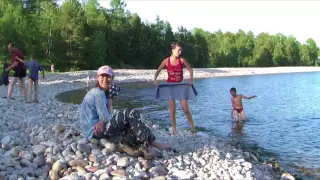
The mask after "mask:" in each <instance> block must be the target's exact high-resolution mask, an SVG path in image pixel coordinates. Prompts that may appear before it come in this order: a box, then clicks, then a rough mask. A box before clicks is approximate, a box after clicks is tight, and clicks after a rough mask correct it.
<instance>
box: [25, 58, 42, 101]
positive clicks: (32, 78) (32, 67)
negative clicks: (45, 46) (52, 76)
mask: <svg viewBox="0 0 320 180" xmlns="http://www.w3.org/2000/svg"><path fill="white" fill-rule="evenodd" d="M25 66H26V67H27V68H28V69H29V71H30V72H29V79H28V87H29V101H30V103H31V102H32V86H34V102H35V103H39V101H38V87H39V84H38V72H39V71H42V77H43V78H44V70H43V68H42V66H41V64H39V63H38V62H37V60H36V57H35V55H31V61H30V62H25Z"/></svg>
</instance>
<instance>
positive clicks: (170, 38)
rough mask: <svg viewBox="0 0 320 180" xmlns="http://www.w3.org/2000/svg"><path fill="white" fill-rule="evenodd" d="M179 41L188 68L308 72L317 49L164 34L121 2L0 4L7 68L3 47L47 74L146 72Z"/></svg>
mask: <svg viewBox="0 0 320 180" xmlns="http://www.w3.org/2000/svg"><path fill="white" fill-rule="evenodd" d="M174 41H179V42H180V43H181V44H182V49H183V50H182V54H183V56H184V57H185V58H186V59H187V60H188V61H189V62H190V63H191V65H192V66H193V67H273V66H316V65H318V56H320V50H319V48H318V46H317V44H316V43H315V41H314V40H313V39H311V38H310V39H308V40H307V41H306V43H305V44H300V43H299V42H298V41H297V40H296V39H295V38H294V37H292V36H289V37H286V36H284V35H282V34H276V35H270V34H268V33H260V34H258V35H256V36H255V35H254V34H253V33H252V32H251V31H249V32H244V31H242V30H239V31H238V32H237V33H231V32H222V31H217V32H213V33H211V32H207V31H204V30H203V29H201V28H195V29H193V30H191V31H190V30H187V29H186V28H185V27H182V26H181V27H179V28H178V30H177V32H173V31H172V27H171V25H170V23H168V22H166V21H163V20H161V19H160V17H157V18H156V19H155V22H154V23H150V22H142V21H141V18H140V17H139V15H138V14H136V13H134V14H132V13H130V12H129V11H128V10H127V9H126V4H125V2H124V1H123V0H112V1H111V2H110V9H105V8H103V7H101V6H100V5H99V3H98V0H85V1H79V0H65V1H63V3H62V4H61V5H60V6H59V5H57V1H56V0H2V1H0V57H1V58H0V62H8V61H9V58H10V57H9V54H8V51H7V45H8V43H9V42H14V43H16V44H17V47H18V48H19V49H21V50H22V51H23V52H24V54H25V55H26V58H28V57H29V55H30V54H31V53H35V54H36V55H37V58H38V60H39V61H40V62H41V63H42V64H46V67H47V68H49V67H50V64H52V63H53V64H55V69H57V70H60V71H69V70H81V69H97V67H98V66H100V65H103V64H109V65H111V66H113V67H117V68H152V69H155V68H157V67H158V65H159V64H160V62H161V61H162V60H163V59H164V58H166V57H167V56H168V55H170V44H171V43H172V42H174Z"/></svg>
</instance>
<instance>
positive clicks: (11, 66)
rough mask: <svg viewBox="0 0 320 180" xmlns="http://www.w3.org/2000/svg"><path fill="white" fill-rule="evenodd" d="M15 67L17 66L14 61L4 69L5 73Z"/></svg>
mask: <svg viewBox="0 0 320 180" xmlns="http://www.w3.org/2000/svg"><path fill="white" fill-rule="evenodd" d="M17 66H18V62H17V61H15V62H14V63H13V64H11V65H10V66H9V67H7V68H6V71H9V70H10V69H12V68H15V67H17Z"/></svg>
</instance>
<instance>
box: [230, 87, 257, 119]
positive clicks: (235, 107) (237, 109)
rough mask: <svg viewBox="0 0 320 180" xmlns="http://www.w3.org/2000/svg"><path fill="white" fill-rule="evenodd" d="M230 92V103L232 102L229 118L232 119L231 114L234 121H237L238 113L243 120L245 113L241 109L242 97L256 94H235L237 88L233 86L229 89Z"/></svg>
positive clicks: (247, 97)
mask: <svg viewBox="0 0 320 180" xmlns="http://www.w3.org/2000/svg"><path fill="white" fill-rule="evenodd" d="M230 94H231V104H232V110H231V118H232V119H233V116H235V119H236V122H239V114H240V115H241V119H242V120H243V121H245V120H246V115H245V112H244V109H243V104H242V98H243V99H252V98H255V97H257V96H256V95H254V96H244V95H242V94H237V90H236V88H234V87H233V88H231V89H230Z"/></svg>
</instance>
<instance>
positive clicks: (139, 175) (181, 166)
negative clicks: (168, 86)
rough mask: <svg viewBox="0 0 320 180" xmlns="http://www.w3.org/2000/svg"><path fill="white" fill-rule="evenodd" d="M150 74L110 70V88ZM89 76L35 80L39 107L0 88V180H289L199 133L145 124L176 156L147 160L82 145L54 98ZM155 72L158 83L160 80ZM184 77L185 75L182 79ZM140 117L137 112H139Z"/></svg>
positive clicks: (103, 143) (72, 110)
mask: <svg viewBox="0 0 320 180" xmlns="http://www.w3.org/2000/svg"><path fill="white" fill-rule="evenodd" d="M312 71H320V68H318V67H281V68H280V67H279V68H214V69H194V78H207V77H220V76H240V75H258V74H274V73H290V72H312ZM154 73H155V70H128V69H119V70H115V75H116V79H115V81H116V82H117V83H130V82H139V81H150V80H153V76H154ZM88 75H89V77H90V82H91V84H92V83H93V82H94V78H95V71H79V72H68V73H54V74H49V75H46V77H45V79H40V81H39V84H40V94H39V103H37V104H23V103H22V101H21V95H20V90H19V89H18V88H17V86H16V88H15V90H14V94H13V97H14V98H16V100H11V101H10V102H8V101H7V100H6V99H4V98H2V97H5V96H6V92H7V87H5V86H1V87H0V97H1V98H0V114H1V116H0V145H1V148H0V180H2V179H4V180H7V179H8V180H24V179H25V180H31V179H54V180H55V179H65V180H73V179H74V180H78V179H97V180H98V179H101V180H102V179H103V180H104V179H154V180H156V179H157V180H162V179H233V180H237V179H239V180H240V179H261V180H269V179H270V180H272V179H294V177H293V176H291V175H290V174H288V173H283V174H282V173H280V172H279V171H277V170H276V169H277V167H275V166H274V164H272V163H271V162H268V163H266V162H262V161H261V160H260V158H259V157H256V155H254V154H252V153H249V152H247V151H245V150H243V149H241V148H239V147H237V146H235V145H234V143H232V142H230V141H225V140H222V139H220V138H218V137H213V136H208V135H206V134H205V133H201V132H200V133H198V134H196V135H193V134H191V133H189V132H187V131H180V132H179V133H178V134H177V135H176V136H170V135H169V134H168V132H167V131H165V130H164V129H161V128H159V127H158V126H157V124H151V123H150V122H149V121H148V120H147V119H144V121H145V123H146V124H148V126H149V127H150V128H152V129H153V132H154V134H155V135H156V137H157V138H158V139H159V140H160V141H162V142H166V143H169V144H171V145H172V146H173V147H174V148H175V149H176V150H177V151H178V152H171V151H158V150H156V149H154V150H153V151H155V152H156V153H158V154H160V155H161V157H158V158H155V159H153V160H148V159H145V158H142V157H139V158H135V157H130V156H128V155H126V154H124V153H119V152H117V151H116V148H115V146H116V145H115V144H113V143H112V142H110V141H109V140H106V139H101V140H95V139H94V140H87V139H85V138H83V137H82V136H81V134H80V131H79V124H78V123H79V121H78V113H77V109H78V106H79V105H75V104H67V103H62V102H59V101H57V100H56V98H55V96H56V95H57V94H59V93H61V92H65V91H70V90H74V89H79V88H85V87H86V80H87V77H88ZM165 78H166V72H165V71H163V72H162V73H161V74H160V76H159V78H158V79H162V80H163V79H165ZM185 78H188V73H185ZM142 113H143V111H142Z"/></svg>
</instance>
